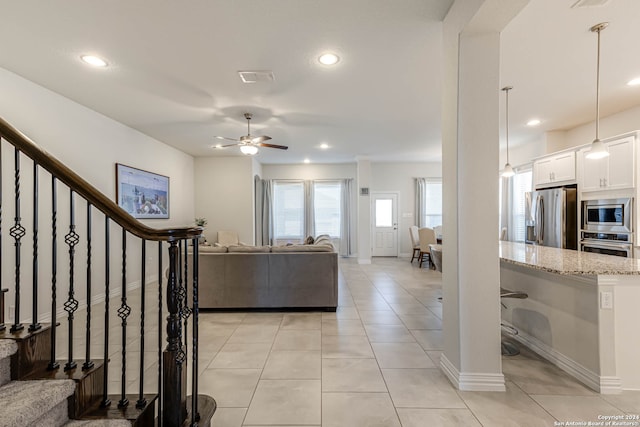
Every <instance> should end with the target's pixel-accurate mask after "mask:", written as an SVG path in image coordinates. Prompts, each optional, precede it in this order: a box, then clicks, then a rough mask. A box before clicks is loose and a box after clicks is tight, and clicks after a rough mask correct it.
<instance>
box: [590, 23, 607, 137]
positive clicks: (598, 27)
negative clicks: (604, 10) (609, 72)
mask: <svg viewBox="0 0 640 427" xmlns="http://www.w3.org/2000/svg"><path fill="white" fill-rule="evenodd" d="M607 25H609V23H608V22H601V23H599V24H596V25H594V26H593V27H591V28H590V30H591V32H593V33H597V34H598V51H597V52H598V54H597V56H596V139H595V140H596V141H600V32H601V31H602V30H604V29H605V28H607Z"/></svg>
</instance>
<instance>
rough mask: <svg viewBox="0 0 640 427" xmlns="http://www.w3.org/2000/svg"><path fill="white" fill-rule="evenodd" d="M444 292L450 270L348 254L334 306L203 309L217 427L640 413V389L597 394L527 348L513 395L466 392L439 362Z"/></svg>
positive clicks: (203, 378)
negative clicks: (359, 259) (330, 309)
mask: <svg viewBox="0 0 640 427" xmlns="http://www.w3.org/2000/svg"><path fill="white" fill-rule="evenodd" d="M440 295H441V279H440V273H437V272H434V271H430V270H428V269H426V268H424V269H418V268H417V266H416V265H415V264H414V265H410V264H409V262H408V260H407V259H388V258H382V259H379V258H378V259H374V262H373V264H372V265H358V264H356V263H355V262H354V261H353V260H341V261H340V302H339V308H338V311H337V312H335V313H315V312H311V313H255V312H252V313H203V314H201V322H200V337H201V339H200V343H201V351H200V367H201V369H200V370H201V374H200V381H199V384H200V392H201V393H206V394H209V395H211V396H213V397H214V398H215V399H216V400H217V402H218V405H219V409H218V411H217V412H216V414H215V416H214V419H213V425H214V426H216V427H241V426H247V427H248V426H263V425H269V426H285V425H286V426H323V427H361V426H376V427H386V426H390V427H392V426H393V427H395V426H403V427H432V426H433V427H437V426H448V427H450V426H465V427H467V426H469V427H472V426H536V427H538V426H553V425H554V422H555V421H564V422H566V421H581V420H582V421H598V415H622V414H625V413H629V414H638V413H640V392H639V393H624V394H622V395H617V396H603V395H598V394H596V393H594V392H592V391H591V390H589V389H588V388H586V387H585V386H583V385H582V384H580V383H578V382H577V381H575V380H574V379H573V378H571V377H570V376H568V375H567V374H565V373H564V372H562V371H561V370H559V369H558V368H556V367H554V366H553V365H551V364H549V363H547V362H545V361H544V360H542V359H540V358H539V357H537V356H536V355H535V354H532V353H531V352H528V351H523V354H521V355H520V356H516V357H512V358H504V359H503V370H504V373H505V375H506V378H507V392H506V393H495V392H459V391H457V390H455V389H454V388H453V387H452V386H451V384H450V383H449V381H448V380H447V378H446V377H445V376H444V375H443V374H442V372H441V371H440V368H439V357H440V354H441V351H442V331H441V327H442V323H441V316H442V305H441V303H440V302H439V301H438V296H440ZM525 350H526V349H525Z"/></svg>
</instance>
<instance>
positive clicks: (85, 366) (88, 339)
mask: <svg viewBox="0 0 640 427" xmlns="http://www.w3.org/2000/svg"><path fill="white" fill-rule="evenodd" d="M91 368H93V362H92V361H91V203H89V202H88V201H87V334H86V338H85V356H84V363H83V364H82V369H83V370H87V369H91Z"/></svg>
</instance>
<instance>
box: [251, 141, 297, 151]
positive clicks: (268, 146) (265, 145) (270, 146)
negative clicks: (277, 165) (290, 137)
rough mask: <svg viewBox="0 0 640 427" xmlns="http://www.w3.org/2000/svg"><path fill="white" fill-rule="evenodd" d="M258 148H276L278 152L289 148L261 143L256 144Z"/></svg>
mask: <svg viewBox="0 0 640 427" xmlns="http://www.w3.org/2000/svg"><path fill="white" fill-rule="evenodd" d="M256 145H257V146H258V147H267V148H278V149H280V150H288V149H289V147H287V146H286V145H275V144H265V143H263V142H261V143H259V144H256Z"/></svg>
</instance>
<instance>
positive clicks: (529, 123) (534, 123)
mask: <svg viewBox="0 0 640 427" xmlns="http://www.w3.org/2000/svg"><path fill="white" fill-rule="evenodd" d="M539 124H540V120H538V119H531V120H529V121H528V122H527V126H538V125H539Z"/></svg>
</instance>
